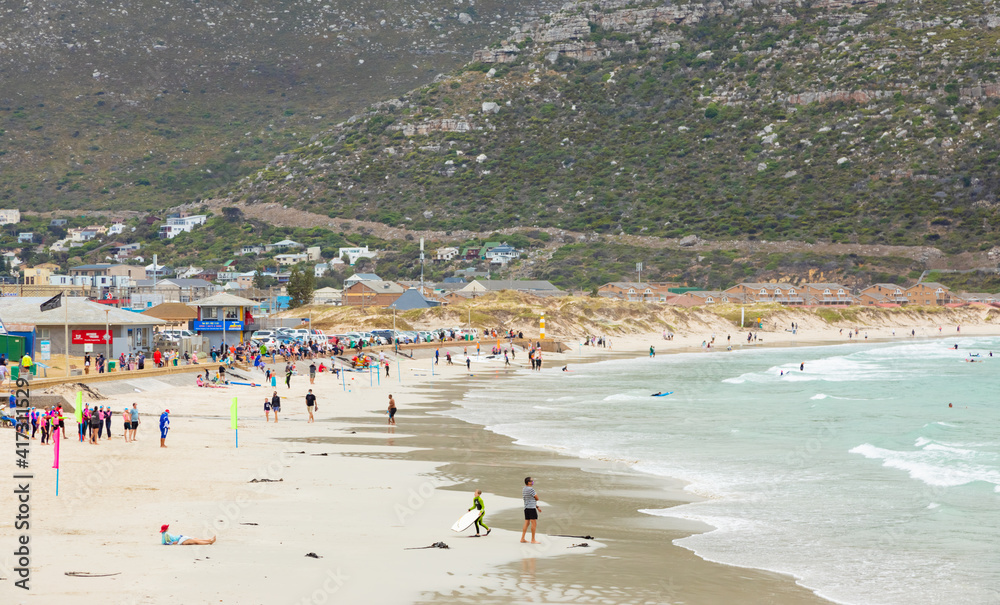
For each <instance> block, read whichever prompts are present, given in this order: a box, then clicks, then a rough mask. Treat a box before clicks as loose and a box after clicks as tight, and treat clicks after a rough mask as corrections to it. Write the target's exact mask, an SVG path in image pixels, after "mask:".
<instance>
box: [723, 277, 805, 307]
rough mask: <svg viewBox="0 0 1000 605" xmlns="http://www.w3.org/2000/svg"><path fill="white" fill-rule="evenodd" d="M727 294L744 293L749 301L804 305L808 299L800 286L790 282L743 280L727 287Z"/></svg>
mask: <svg viewBox="0 0 1000 605" xmlns="http://www.w3.org/2000/svg"><path fill="white" fill-rule="evenodd" d="M725 291H726V293H727V294H742V295H743V296H744V297H745V299H746V302H748V303H779V304H782V305H804V304H806V299H805V297H803V295H802V291H801V289H800V288H796V287H795V286H793V285H792V284H789V283H777V284H765V283H756V282H743V283H739V284H736V285H735V286H732V287H730V288H726V290H725Z"/></svg>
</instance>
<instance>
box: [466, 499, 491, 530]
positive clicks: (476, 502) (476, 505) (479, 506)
mask: <svg viewBox="0 0 1000 605" xmlns="http://www.w3.org/2000/svg"><path fill="white" fill-rule="evenodd" d="M472 509H476V510H480V511H482V513H481V514H480V515H479V516H478V517H476V520H475V521H474V522H473V523H475V524H476V537H477V538H478V537H479V526H480V525H482V526H483V529H485V530H486V535H487V536H488V535H490V532H491V531H493V530H492V529H490V528H489V527H487V525H486V523H485V522H484V521H483V518H484V517H486V505H485V504H483V490H481V489H477V490H476V495H474V496H473V497H472V506H470V507H469V510H470V511H471V510H472Z"/></svg>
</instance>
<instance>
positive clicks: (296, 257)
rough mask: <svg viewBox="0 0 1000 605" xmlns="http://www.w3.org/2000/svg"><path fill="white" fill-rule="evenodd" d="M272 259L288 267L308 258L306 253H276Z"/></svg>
mask: <svg viewBox="0 0 1000 605" xmlns="http://www.w3.org/2000/svg"><path fill="white" fill-rule="evenodd" d="M274 260H275V261H277V263H278V264H279V265H282V266H284V267H288V266H291V265H296V264H298V263H304V262H306V261H307V260H309V255H308V254H302V253H298V254H276V255H275V256H274Z"/></svg>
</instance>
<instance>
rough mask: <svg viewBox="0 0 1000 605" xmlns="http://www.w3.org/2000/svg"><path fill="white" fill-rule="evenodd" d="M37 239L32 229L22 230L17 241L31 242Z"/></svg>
mask: <svg viewBox="0 0 1000 605" xmlns="http://www.w3.org/2000/svg"><path fill="white" fill-rule="evenodd" d="M34 239H35V234H34V233H32V232H31V231H22V232H21V233H18V234H17V243H19V244H30V243H31V242H32V240H34Z"/></svg>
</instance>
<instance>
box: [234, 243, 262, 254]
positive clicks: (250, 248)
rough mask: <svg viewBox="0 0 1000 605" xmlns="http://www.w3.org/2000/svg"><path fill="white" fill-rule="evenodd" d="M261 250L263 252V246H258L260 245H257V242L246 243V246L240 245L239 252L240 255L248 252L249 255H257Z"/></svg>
mask: <svg viewBox="0 0 1000 605" xmlns="http://www.w3.org/2000/svg"><path fill="white" fill-rule="evenodd" d="M262 252H264V246H260V245H257V244H248V245H246V246H242V247H240V252H239V253H240V255H241V256H246V255H248V254H249V255H251V256H257V255H258V254H261V253H262Z"/></svg>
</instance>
